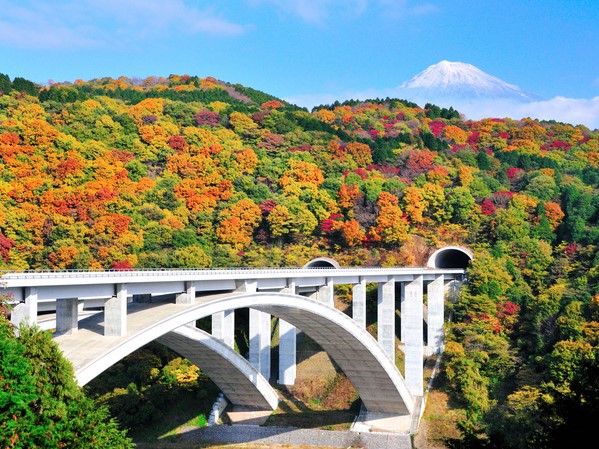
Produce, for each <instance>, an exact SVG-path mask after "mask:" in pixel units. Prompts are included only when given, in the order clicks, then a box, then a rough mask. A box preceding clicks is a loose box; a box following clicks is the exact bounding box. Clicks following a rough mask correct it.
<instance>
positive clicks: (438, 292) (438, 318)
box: [426, 274, 445, 355]
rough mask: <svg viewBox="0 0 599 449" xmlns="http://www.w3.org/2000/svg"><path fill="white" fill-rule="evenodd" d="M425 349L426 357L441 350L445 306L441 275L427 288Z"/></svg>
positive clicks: (443, 283)
mask: <svg viewBox="0 0 599 449" xmlns="http://www.w3.org/2000/svg"><path fill="white" fill-rule="evenodd" d="M427 298H428V308H427V347H426V355H432V354H436V353H438V352H440V351H441V349H442V348H443V321H444V314H445V310H444V305H445V278H444V276H443V275H442V274H441V275H439V276H437V277H435V280H434V281H432V282H430V283H429V284H428V286H427Z"/></svg>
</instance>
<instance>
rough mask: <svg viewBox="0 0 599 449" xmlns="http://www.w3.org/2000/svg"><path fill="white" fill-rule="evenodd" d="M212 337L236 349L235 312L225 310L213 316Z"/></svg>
mask: <svg viewBox="0 0 599 449" xmlns="http://www.w3.org/2000/svg"><path fill="white" fill-rule="evenodd" d="M212 336H213V337H215V338H218V339H219V340H221V341H222V342H224V343H225V344H226V345H227V346H228V347H229V348H234V347H235V311H234V310H225V311H224V312H218V313H215V314H214V315H212Z"/></svg>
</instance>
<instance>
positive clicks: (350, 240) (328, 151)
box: [0, 75, 599, 448]
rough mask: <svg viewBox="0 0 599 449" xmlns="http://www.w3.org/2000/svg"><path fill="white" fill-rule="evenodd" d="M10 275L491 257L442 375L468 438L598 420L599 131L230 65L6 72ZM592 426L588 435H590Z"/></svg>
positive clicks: (3, 259) (452, 332)
mask: <svg viewBox="0 0 599 449" xmlns="http://www.w3.org/2000/svg"><path fill="white" fill-rule="evenodd" d="M0 91H1V93H2V95H1V96H0V202H1V204H2V207H1V208H0V269H19V270H22V269H47V268H52V269H90V268H91V269H109V268H113V269H126V268H131V267H147V268H160V267H226V266H273V265H280V266H301V265H303V264H304V263H305V262H307V261H308V260H310V259H311V258H313V257H317V256H323V255H327V256H330V257H333V258H335V259H336V260H338V261H339V262H340V263H341V264H342V265H379V266H385V265H420V264H423V262H424V260H425V259H426V257H427V256H428V255H429V254H430V252H431V251H432V250H433V249H435V248H436V247H438V246H440V245H465V246H468V247H470V248H472V249H473V250H474V253H475V260H474V261H473V263H472V264H471V267H470V268H469V270H468V278H469V283H468V284H467V285H466V286H465V288H464V289H463V295H462V298H461V301H460V302H459V303H458V304H456V305H455V306H454V310H453V324H452V325H451V327H450V328H449V329H448V339H449V341H448V342H447V346H446V357H445V373H446V377H447V381H448V382H449V384H450V385H451V386H452V391H453V392H454V394H456V395H457V396H458V400H459V401H460V403H461V404H462V406H463V407H464V408H465V409H466V410H467V419H466V420H464V422H462V423H461V430H462V432H463V434H464V437H465V441H467V442H470V443H472V444H473V445H479V444H480V445H482V444H483V443H486V442H488V441H490V442H491V444H496V445H498V446H501V447H530V446H531V445H534V447H538V448H540V447H552V444H555V443H556V441H558V442H559V441H561V440H560V439H561V438H566V437H567V438H569V436H571V432H573V431H583V432H585V431H586V432H588V431H589V430H588V427H586V428H585V426H586V425H588V424H589V423H593V422H594V421H596V420H597V419H598V418H599V410H598V407H599V349H598V346H597V344H598V343H599V255H598V254H599V253H598V251H597V248H598V246H599V226H598V223H597V222H598V218H599V132H598V131H597V130H594V131H593V130H589V129H587V128H586V127H584V126H572V125H570V124H563V123H555V122H539V121H536V120H531V119H526V118H525V119H510V118H489V119H484V120H480V121H470V120H463V119H462V118H461V117H460V116H459V114H458V112H457V111H455V110H453V109H441V108H439V107H437V106H434V105H425V106H424V107H419V106H418V105H416V104H413V103H410V102H407V101H403V100H399V99H385V100H373V101H365V102H362V101H351V102H345V103H341V104H339V103H335V104H334V105H325V106H320V107H317V108H314V110H313V111H306V110H303V109H301V108H298V107H296V106H294V105H290V104H287V103H285V102H284V101H281V100H279V99H277V98H274V97H272V96H270V95H268V94H265V93H263V92H259V91H256V90H253V89H251V88H247V87H244V86H241V85H238V84H229V83H226V82H222V81H219V80H216V79H214V78H211V77H208V78H198V77H194V76H187V75H184V76H176V75H171V76H169V77H168V78H157V77H150V78H147V79H143V80H141V79H140V80H132V79H128V78H124V77H121V78H118V79H111V78H104V79H98V80H92V81H87V82H84V81H81V80H77V81H75V82H74V83H63V84H55V85H51V86H46V87H41V86H36V85H34V84H33V83H31V82H28V81H27V80H23V79H19V78H15V79H14V80H13V81H11V80H10V79H9V78H8V76H6V75H0ZM585 429H587V430H585Z"/></svg>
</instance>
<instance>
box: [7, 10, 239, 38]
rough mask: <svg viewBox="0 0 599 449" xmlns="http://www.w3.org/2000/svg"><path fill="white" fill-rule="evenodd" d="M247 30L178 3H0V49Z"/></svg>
mask: <svg viewBox="0 0 599 449" xmlns="http://www.w3.org/2000/svg"><path fill="white" fill-rule="evenodd" d="M247 29H248V28H247V27H246V26H243V25H240V24H236V23H234V22H231V21H229V20H227V19H226V18H223V17H221V16H220V15H219V14H218V12H217V11H215V10H214V8H198V7H196V6H190V5H188V4H186V3H185V2H184V1H183V0H169V1H168V2H164V1H161V0H80V1H76V0H63V1H52V2H51V1H47V0H24V1H21V2H19V3H18V4H17V2H13V1H10V0H0V45H2V44H5V45H11V46H15V47H21V48H29V49H52V48H71V49H76V48H89V47H103V46H104V47H107V46H112V45H117V44H118V43H119V42H126V43H132V42H136V41H139V40H141V39H147V38H157V37H159V36H164V35H169V34H175V33H179V34H181V33H183V34H196V33H202V34H209V35H216V36H236V35H240V34H242V33H244V32H245V31H246V30H247Z"/></svg>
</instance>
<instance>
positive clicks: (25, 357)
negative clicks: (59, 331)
mask: <svg viewBox="0 0 599 449" xmlns="http://www.w3.org/2000/svg"><path fill="white" fill-rule="evenodd" d="M19 335H20V336H19V337H18V338H17V336H16V334H15V329H14V328H13V327H12V325H11V324H10V322H9V321H8V320H7V319H6V318H4V317H0V446H1V447H4V448H15V449H17V448H19V449H21V448H22V449H30V448H62V447H69V448H84V447H94V448H107V449H108V448H114V449H117V448H132V447H133V444H132V442H131V440H130V439H129V437H128V436H127V435H126V432H125V431H122V430H120V429H119V428H118V425H117V423H116V421H115V420H114V419H112V418H110V417H109V413H108V409H107V408H106V407H97V406H96V405H95V404H94V402H93V401H92V400H91V399H89V398H87V397H86V396H85V395H84V394H83V392H82V391H81V390H80V389H79V387H78V385H77V383H76V382H75V379H74V373H73V368H72V366H71V364H70V363H69V362H68V361H67V360H66V359H64V357H63V356H62V352H61V351H60V349H59V348H58V345H57V344H56V343H55V342H54V341H53V340H52V337H51V334H50V333H49V332H42V331H40V330H38V329H37V328H34V327H25V326H22V327H21V328H20V329H19Z"/></svg>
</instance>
